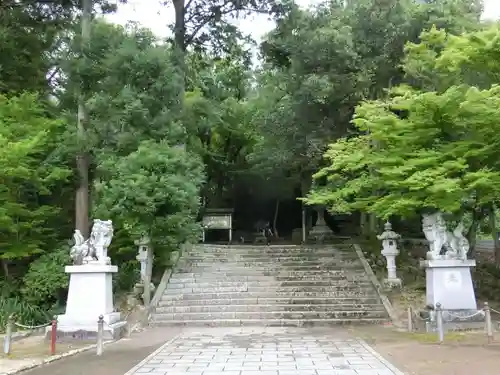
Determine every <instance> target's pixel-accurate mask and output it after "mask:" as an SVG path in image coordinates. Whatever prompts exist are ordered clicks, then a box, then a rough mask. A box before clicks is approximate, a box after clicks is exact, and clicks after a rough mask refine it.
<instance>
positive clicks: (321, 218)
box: [309, 205, 333, 243]
mask: <svg viewBox="0 0 500 375" xmlns="http://www.w3.org/2000/svg"><path fill="white" fill-rule="evenodd" d="M314 210H315V211H316V213H317V214H318V219H317V220H316V225H315V226H314V227H312V228H311V231H310V232H309V238H310V239H312V240H314V241H315V242H320V243H321V242H323V241H325V240H329V239H330V238H331V237H333V232H332V231H331V229H330V228H329V227H328V225H326V222H325V207H324V206H320V205H318V206H314Z"/></svg>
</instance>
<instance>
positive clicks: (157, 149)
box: [96, 141, 204, 256]
mask: <svg viewBox="0 0 500 375" xmlns="http://www.w3.org/2000/svg"><path fill="white" fill-rule="evenodd" d="M100 169H101V170H102V171H103V172H104V174H105V175H106V176H107V178H106V180H105V181H102V182H100V183H97V184H96V196H97V197H96V198H97V199H96V202H97V206H96V215H97V216H99V217H106V218H112V219H113V220H114V221H115V223H116V224H118V225H119V226H122V227H123V228H124V229H126V230H127V231H128V232H129V233H130V234H131V235H132V236H133V237H135V238H136V239H139V238H140V237H141V236H142V235H145V234H146V235H149V236H150V238H152V239H153V241H154V243H155V245H156V246H157V249H156V251H157V255H160V256H161V255H162V254H161V251H160V250H161V246H162V245H163V246H164V245H167V246H168V249H175V248H176V247H177V246H179V245H180V244H181V243H182V242H184V241H185V240H187V239H193V235H194V237H196V231H195V229H196V226H195V224H194V219H195V217H196V215H197V213H198V209H199V206H200V198H199V190H200V187H201V184H202V182H203V177H204V176H203V166H202V164H201V162H200V160H199V159H198V158H196V157H195V155H193V154H190V153H188V152H186V151H184V150H183V149H181V148H179V147H171V146H169V145H168V143H166V142H153V141H144V142H142V143H141V144H140V146H139V148H138V149H137V151H134V152H132V153H130V154H129V155H127V156H125V157H119V158H110V159H108V160H106V161H105V162H103V163H102V165H100Z"/></svg>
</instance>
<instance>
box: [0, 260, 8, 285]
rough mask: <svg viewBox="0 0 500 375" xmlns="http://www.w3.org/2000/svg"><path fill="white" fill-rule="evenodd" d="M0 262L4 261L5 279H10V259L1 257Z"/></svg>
mask: <svg viewBox="0 0 500 375" xmlns="http://www.w3.org/2000/svg"><path fill="white" fill-rule="evenodd" d="M0 262H1V263H2V270H3V274H4V277H5V280H8V279H9V278H10V272H9V261H8V260H6V259H0Z"/></svg>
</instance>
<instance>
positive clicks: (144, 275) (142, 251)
mask: <svg viewBox="0 0 500 375" xmlns="http://www.w3.org/2000/svg"><path fill="white" fill-rule="evenodd" d="M134 243H135V244H136V245H137V247H138V248H137V256H136V259H137V260H138V261H139V263H140V264H141V280H140V283H138V284H136V286H135V291H136V292H137V293H138V294H141V293H142V292H143V291H144V285H145V284H146V283H147V282H148V279H150V275H148V262H151V264H152V262H153V258H154V256H153V254H150V252H151V251H150V240H149V238H148V237H147V236H144V237H142V238H141V239H140V240H138V241H135V242H134ZM148 256H151V259H148ZM148 276H149V277H148ZM149 285H150V291H151V292H152V291H154V290H155V286H154V285H153V283H151V282H149Z"/></svg>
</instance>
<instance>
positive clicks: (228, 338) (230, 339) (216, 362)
mask: <svg viewBox="0 0 500 375" xmlns="http://www.w3.org/2000/svg"><path fill="white" fill-rule="evenodd" d="M334 332H335V331H332V330H328V332H326V333H325V331H323V332H322V331H321V330H314V329H310V328H308V329H298V328H210V329H186V330H184V331H183V332H182V333H181V334H179V335H178V336H177V337H175V338H174V339H172V340H171V341H169V342H167V343H166V344H165V345H163V346H162V347H160V348H159V349H158V350H157V351H155V352H154V353H153V354H151V355H150V356H148V357H147V358H146V359H145V360H144V361H143V362H141V363H139V364H138V365H137V366H135V367H134V368H133V369H131V370H130V371H129V372H127V373H126V374H125V375H141V374H147V375H181V374H182V375H403V373H402V372H400V371H399V370H397V369H396V368H394V366H392V365H391V364H390V363H388V362H387V361H386V360H384V359H383V358H382V357H381V356H380V355H378V354H377V353H376V352H375V351H374V350H373V349H372V348H371V347H370V346H368V344H366V343H365V342H364V341H362V340H358V339H354V338H352V337H350V336H348V335H347V333H345V332H344V331H340V330H339V333H338V334H337V333H336V332H335V333H334Z"/></svg>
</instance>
